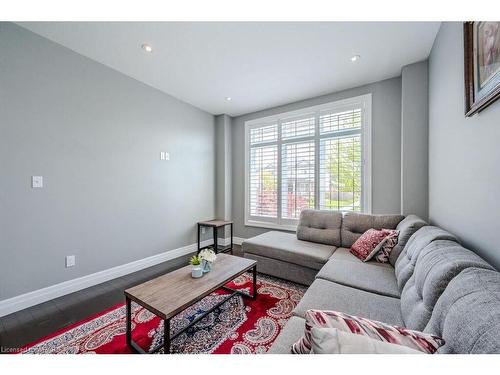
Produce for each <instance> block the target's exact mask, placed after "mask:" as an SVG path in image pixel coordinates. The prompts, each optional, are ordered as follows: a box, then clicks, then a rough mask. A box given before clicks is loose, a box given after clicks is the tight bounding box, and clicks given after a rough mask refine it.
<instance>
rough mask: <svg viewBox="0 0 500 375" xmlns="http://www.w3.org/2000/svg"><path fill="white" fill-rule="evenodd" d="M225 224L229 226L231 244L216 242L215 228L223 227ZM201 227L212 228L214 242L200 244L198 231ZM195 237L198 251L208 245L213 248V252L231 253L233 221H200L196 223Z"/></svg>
mask: <svg viewBox="0 0 500 375" xmlns="http://www.w3.org/2000/svg"><path fill="white" fill-rule="evenodd" d="M227 225H229V226H231V244H230V245H229V246H224V245H222V246H219V245H218V243H217V230H218V229H219V228H225V227H226V226H227ZM202 227H208V228H213V233H214V244H213V245H207V246H203V247H202V246H201V240H200V231H201V228H202ZM197 238H198V253H199V252H200V251H201V250H203V249H206V248H208V247H212V246H213V248H214V251H215V253H231V255H232V254H233V222H232V221H226V220H208V221H200V222H199V223H198V232H197Z"/></svg>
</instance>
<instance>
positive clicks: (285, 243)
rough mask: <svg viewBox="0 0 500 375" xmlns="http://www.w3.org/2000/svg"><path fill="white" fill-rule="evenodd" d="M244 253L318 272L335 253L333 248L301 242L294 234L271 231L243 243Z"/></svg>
mask: <svg viewBox="0 0 500 375" xmlns="http://www.w3.org/2000/svg"><path fill="white" fill-rule="evenodd" d="M242 250H243V252H244V253H251V254H256V255H260V256H263V257H267V258H272V259H278V260H281V261H284V262H289V263H293V264H297V265H299V266H304V267H309V268H313V269H316V270H319V269H320V268H321V267H323V265H324V264H325V263H326V262H327V261H328V258H330V256H331V255H332V254H333V252H334V251H335V247H334V246H328V245H322V244H319V243H314V242H309V241H301V240H298V239H297V236H296V235H295V233H284V232H276V231H271V232H267V233H264V234H261V235H259V236H257V237H253V238H250V239H248V240H245V241H243V243H242Z"/></svg>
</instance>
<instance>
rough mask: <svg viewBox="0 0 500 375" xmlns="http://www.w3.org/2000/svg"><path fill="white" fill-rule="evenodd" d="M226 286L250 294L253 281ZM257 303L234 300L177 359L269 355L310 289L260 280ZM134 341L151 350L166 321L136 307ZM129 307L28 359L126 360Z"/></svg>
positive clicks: (192, 332) (52, 341) (198, 307)
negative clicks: (85, 357) (39, 356)
mask: <svg viewBox="0 0 500 375" xmlns="http://www.w3.org/2000/svg"><path fill="white" fill-rule="evenodd" d="M227 286H229V287H231V288H234V289H239V290H243V291H246V292H251V290H252V277H251V275H250V274H244V275H242V276H240V277H238V278H237V279H235V280H234V281H232V282H230V283H229V284H227ZM257 286H258V288H257V292H258V295H257V299H256V300H252V299H250V298H244V297H242V296H239V295H237V296H235V297H233V298H231V299H229V301H227V302H226V303H225V304H223V305H221V306H220V307H219V308H217V309H215V310H214V311H213V312H212V313H210V314H209V315H208V316H206V317H205V318H203V319H202V320H200V321H199V322H198V323H197V324H196V325H194V326H192V327H191V328H189V329H188V330H186V331H185V332H184V333H182V334H181V335H179V336H178V337H176V338H175V339H174V340H173V341H172V344H171V350H172V353H186V354H187V353H191V354H204V353H206V354H208V353H214V354H251V353H265V352H266V351H267V350H268V349H269V347H270V346H271V345H272V343H273V342H274V340H275V339H276V337H277V335H278V334H279V333H280V331H281V329H282V328H283V326H284V325H285V323H286V322H287V321H288V319H289V318H290V317H291V313H292V310H293V309H294V308H295V306H296V305H297V303H298V302H299V301H300V299H301V298H302V296H303V294H304V292H305V290H306V288H305V287H304V286H301V285H298V284H294V283H291V282H287V281H284V280H281V279H276V278H272V277H269V276H265V275H259V276H258V281H257ZM226 294H228V291H226V290H223V289H220V290H217V291H215V292H214V293H212V294H211V295H209V296H208V297H206V298H204V299H203V300H201V301H200V302H198V303H196V304H195V305H193V306H191V307H190V308H188V309H187V310H185V311H184V312H182V313H181V314H179V315H177V316H176V317H174V318H173V319H172V320H171V330H172V331H171V333H172V334H175V333H176V332H177V331H178V330H179V329H181V328H182V327H185V326H186V325H188V324H189V322H192V321H193V320H194V319H195V318H196V317H197V316H199V314H201V313H203V312H204V311H207V310H209V309H210V307H212V306H214V305H216V304H217V302H219V301H220V300H221V299H223V298H224V295H226ZM132 311H133V312H132V329H133V335H132V337H133V339H134V341H135V342H137V343H138V344H139V345H140V346H141V347H142V348H143V349H145V350H148V351H149V350H150V349H151V348H153V347H155V346H156V345H157V344H159V343H161V342H162V341H163V335H162V332H163V321H162V320H161V319H160V318H158V317H156V316H155V315H153V314H152V313H150V312H149V311H147V310H145V309H144V308H142V307H140V306H138V305H135V304H134V303H132ZM131 352H132V351H131V350H130V348H129V347H128V346H127V344H126V342H125V306H124V304H120V305H118V306H115V307H113V308H111V309H109V310H106V311H104V312H102V313H100V314H98V315H96V316H93V317H91V318H88V319H86V320H84V321H82V322H79V323H76V324H74V325H72V326H70V327H67V328H65V329H64V330H61V331H59V332H57V333H54V334H52V335H50V336H47V337H45V338H43V339H41V340H39V341H38V342H35V343H33V344H30V345H28V346H26V347H25V348H24V349H23V350H22V351H21V353H26V354H80V353H82V354H83V353H97V354H127V353H131Z"/></svg>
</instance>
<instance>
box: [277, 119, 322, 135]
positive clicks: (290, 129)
mask: <svg viewBox="0 0 500 375" xmlns="http://www.w3.org/2000/svg"><path fill="white" fill-rule="evenodd" d="M314 122H315V118H314V116H308V117H306V118H299V119H294V120H286V121H283V122H282V123H281V139H291V138H299V137H307V136H311V135H314V130H315V126H314Z"/></svg>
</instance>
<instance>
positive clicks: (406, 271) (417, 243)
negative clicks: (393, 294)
mask: <svg viewBox="0 0 500 375" xmlns="http://www.w3.org/2000/svg"><path fill="white" fill-rule="evenodd" d="M437 240H450V241H455V242H458V239H457V238H456V237H455V236H454V235H452V234H451V233H448V232H447V231H445V230H443V229H441V228H438V227H434V226H425V227H422V228H420V229H419V230H418V231H416V232H415V233H414V234H413V236H411V237H410V239H409V240H408V242H407V243H406V246H405V247H404V249H403V251H402V252H401V255H400V256H399V258H398V260H397V261H396V265H395V266H394V269H395V271H396V279H397V280H398V286H399V290H401V291H402V290H403V288H404V286H405V284H406V282H407V281H408V280H409V279H410V277H411V275H412V274H413V270H414V269H415V263H416V262H417V259H418V256H419V254H420V252H421V251H422V250H423V249H424V248H425V247H426V246H427V245H428V244H430V243H431V242H433V241H437Z"/></svg>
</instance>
